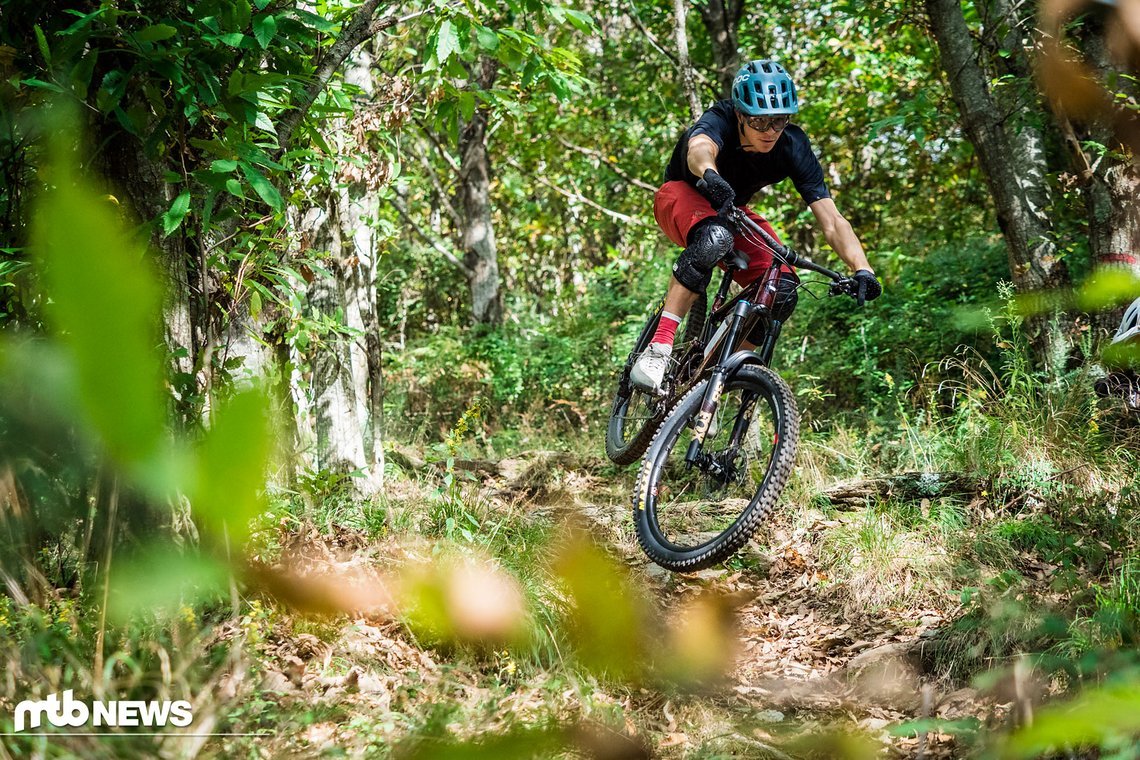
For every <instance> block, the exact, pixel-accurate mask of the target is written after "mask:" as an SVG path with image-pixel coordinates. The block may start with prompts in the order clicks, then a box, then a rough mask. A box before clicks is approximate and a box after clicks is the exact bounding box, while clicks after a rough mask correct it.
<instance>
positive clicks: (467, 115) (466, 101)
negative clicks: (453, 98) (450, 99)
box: [459, 92, 475, 121]
mask: <svg viewBox="0 0 1140 760" xmlns="http://www.w3.org/2000/svg"><path fill="white" fill-rule="evenodd" d="M459 113H460V114H462V116H463V119H464V121H471V117H472V116H474V115H475V93H472V92H461V93H459Z"/></svg>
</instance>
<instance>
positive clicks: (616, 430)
mask: <svg viewBox="0 0 1140 760" xmlns="http://www.w3.org/2000/svg"><path fill="white" fill-rule="evenodd" d="M707 307H708V301H707V299H706V297H705V294H703V293H702V294H701V295H700V296H699V297H698V298H697V302H696V303H695V304H693V308H692V309H690V310H689V315H688V317H687V318H686V320H685V330H684V334H683V337H682V338H681V340H679V341H677V343H676V344H675V345H674V350H673V355H674V357H675V358H677V357H684V356H685V355H686V351H687V350H688V347H690V346H692V345H694V344H695V343H696V342H697V341H699V340H700V337H701V331H702V330H703V329H704V324H705V312H706V310H707ZM660 318H661V308H660V307H658V309H657V311H655V312H654V313H653V316H651V317H650V318H649V321H648V322H646V323H645V327H643V328H641V333H640V334H639V335H638V337H637V342H636V343H635V344H634V347H633V351H631V352H630V354H629V358H628V359H626V362H625V367H624V368H623V369H622V373H621V377H620V378H619V380H618V390H617V394H616V395H615V396H614V401H613V404H612V405H611V406H610V419H609V422H608V424H607V425H606V456H608V457H609V458H610V459H611V460H612V461H613V462H615V463H617V464H623V465H624V464H633V463H634V462H636V461H637V460H638V458H639V457H641V455H642V454H644V453H645V450H646V449H647V448H648V447H649V444H650V442H651V441H652V440H653V434H654V433H656V432H657V428H658V427H659V426H660V425H661V422H662V420H664V419H665V415H666V413H667V412H668V411H669V405H670V401H671V399H670V398H669V393H670V392H671V390H672V388H673V387H674V385H675V381H676V380H677V378H676V373H675V369H671V370H670V371H669V372H668V373H667V374H666V382H665V391H666V395H665V396H654V395H651V394H648V393H645V392H644V391H641V390H639V389H637V388H634V387H633V385H631V384H630V382H629V373H630V370H632V369H633V364H634V362H636V361H637V357H638V356H640V355H641V352H642V351H644V350H645V349H646V347H647V346H649V342H650V341H651V340H652V339H653V333H655V332H656V331H657V322H658V320H659V319H660ZM675 366H676V365H674V367H675Z"/></svg>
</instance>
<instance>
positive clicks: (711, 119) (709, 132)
mask: <svg viewBox="0 0 1140 760" xmlns="http://www.w3.org/2000/svg"><path fill="white" fill-rule="evenodd" d="M798 111H799V100H798V98H797V96H796V87H795V85H794V84H793V83H792V79H791V77H789V76H788V73H787V71H785V70H784V67H783V66H781V65H780V64H779V63H777V62H776V61H772V60H757V61H752V62H751V63H749V64H748V65H747V66H745V67H744V68H742V69H741V70H740V72H739V73H738V74H737V76H736V78H735V79H734V80H733V84H732V98H731V99H729V100H721V101H718V102H716V103H714V104H713V105H712V106H711V107H710V108H709V109H708V110H707V111H705V112H704V114H702V115H701V117H700V118H699V119H697V122H696V123H695V124H694V125H693V126H691V127H690V128H689V129H687V130H685V132H684V134H682V135H681V138H680V140H678V142H677V145H676V147H674V148H673V154H672V156H671V157H670V159H669V164H668V166H667V167H666V169H665V183H664V184H663V185H661V187H660V188H659V189H658V190H657V194H656V196H655V197H654V201H653V215H654V217H656V219H657V224H658V226H660V227H661V229H662V231H663V232H664V233H665V234H666V235H667V236H668V237H669V239H670V240H672V241H673V242H674V243H676V244H677V245H679V246H682V248H683V250H682V251H681V253H680V255H679V256H678V257H677V263H676V264H674V265H673V276H672V277H671V278H670V280H669V291H668V293H667V294H666V296H665V303H664V307H663V310H662V313H661V318H660V320H659V322H658V326H657V331H656V333H655V334H654V336H653V339H652V341H651V342H650V344H649V346H648V348H646V350H645V351H644V352H642V354H641V356H640V357H639V358H638V360H637V362H636V364H635V365H634V367H633V369H632V371H631V372H630V381H631V382H632V383H633V385H634V386H636V387H638V388H641V389H642V390H646V391H650V392H655V391H657V390H658V389H659V387H660V385H661V381H662V379H663V378H664V375H665V369H666V366H667V365H668V362H669V357H670V355H671V354H672V352H673V339H674V336H675V335H676V332H677V326H678V325H679V324H680V323H681V321H682V320H683V319H684V318H685V315H686V314H687V313H688V311H689V309H690V307H692V305H693V303H694V302H695V301H696V299H697V297H698V295H700V294H701V293H703V292H704V291H705V290H706V289H707V288H708V285H709V282H710V280H711V279H712V268H713V266H715V265H716V264H717V263H718V262H720V261H721V259H723V258H724V256H725V255H726V254H728V253H730V252H731V251H732V250H733V248H734V247H735V248H736V249H738V250H740V251H742V252H743V253H745V254H747V255H748V257H749V265H748V268H747V269H743V270H739V271H737V272H736V274H735V275H734V278H733V279H735V280H736V282H737V283H738V284H740V285H741V286H744V285H747V284H749V283H751V282H752V281H753V280H755V279H756V278H757V277H760V276H761V275H762V274H763V273H764V272H765V271H766V270H767V268H768V267H769V266H770V265H771V262H772V252H771V251H770V250H769V249H768V248H767V247H765V246H761V245H758V244H755V243H752V242H750V241H748V240H745V239H744V238H741V237H737V236H736V235H735V232H734V230H733V229H732V228H731V227H730V226H729V224H728V223H727V222H726V221H725V220H724V219H723V218H722V217H721V216H718V213H719V212H724V211H727V210H728V209H729V208H731V207H732V206H733V205H736V206H740V207H741V208H742V209H743V211H744V212H745V213H746V214H748V215H749V216H750V217H751V218H752V219H753V221H755V222H756V223H758V224H760V225H761V226H762V227H763V228H764V230H765V231H766V232H768V233H769V234H771V235H772V236H773V237H775V236H776V233H775V231H774V230H773V229H772V227H771V225H769V224H768V222H767V221H766V220H765V219H763V218H762V217H760V216H759V215H757V214H755V213H754V212H753V211H752V210H751V209H749V208H747V207H746V206H745V204H746V203H747V202H748V201H749V199H751V198H752V196H753V195H754V194H755V193H756V191H758V190H760V189H761V188H763V187H767V186H768V185H773V184H775V183H777V182H780V181H782V180H784V179H787V178H789V177H790V178H791V180H792V183H793V184H794V185H795V187H796V190H797V191H799V194H800V197H802V198H803V200H804V203H806V204H807V205H808V208H810V209H811V210H812V213H813V214H814V215H815V218H816V221H817V223H818V224H819V227H820V229H821V230H822V231H823V236H824V238H825V239H826V240H827V243H828V245H830V246H831V247H832V248H833V249H834V250H835V252H836V253H838V254H839V257H840V258H841V259H843V261H844V263H846V264H847V265H848V266H849V267H850V268H851V269H852V270H853V271H854V272H855V274H854V279H855V280H856V281H857V283H858V286H859V287H858V289H859V291H860V293H861V294H862V296H863V297H865V299H866V300H868V301H870V300H874V299H875V298H877V297H878V296H879V294H880V293H882V286H881V285H880V283H879V280H878V278H877V277H876V276H875V273H874V271H873V270H872V269H871V265H870V263H869V262H868V261H867V256H866V254H865V253H864V252H863V246H862V245H861V244H860V243H859V239H858V238H857V237H856V236H855V232H854V231H853V230H852V228H851V224H850V222H848V221H847V220H846V219H845V218H844V217H843V215H842V214H840V213H839V210H838V209H837V208H836V207H835V202H834V201H833V200H832V199H831V193H829V192H828V190H827V185H826V184H825V183H824V181H823V168H822V167H821V166H820V164H819V160H818V159H817V158H816V157H815V154H814V153H812V150H811V143H810V142H809V141H808V138H807V135H805V134H804V131H803V130H802V129H800V128H799V127H798V126H796V125H794V124H791V123H789V120H790V118H791V116H792V115H793V114H795V113H797V112H798ZM698 180H704V182H703V183H702V184H703V187H702V188H701V189H700V190H698V189H697V182H698ZM776 239H777V240H779V238H776ZM797 282H798V279H797V278H796V275H795V272H794V271H793V270H791V269H789V268H787V267H785V268H784V271H783V274H782V276H781V279H780V283H779V289H778V291H777V297H776V306H775V309H774V310H773V317H774V318H776V319H779V320H781V321H784V320H786V319H787V318H788V316H789V315H790V314H791V313H792V310H793V309H794V308H795V305H796V283H797ZM860 300H861V301H862V300H863V298H860ZM753 337H756V338H757V339H759V336H749V341H747V342H746V346H747V347H749V348H752V347H754V345H755V342H756V341H753V340H751V339H752V338H753Z"/></svg>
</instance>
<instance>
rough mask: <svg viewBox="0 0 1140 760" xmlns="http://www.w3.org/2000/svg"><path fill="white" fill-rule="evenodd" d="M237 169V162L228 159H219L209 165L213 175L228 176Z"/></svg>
mask: <svg viewBox="0 0 1140 760" xmlns="http://www.w3.org/2000/svg"><path fill="white" fill-rule="evenodd" d="M237 167H238V162H237V161H230V160H229V159H225V158H219V159H218V160H217V161H214V162H212V163H211V164H210V171H212V172H214V173H215V174H229V173H230V172H232V171H233V170H234V169H236V168H237Z"/></svg>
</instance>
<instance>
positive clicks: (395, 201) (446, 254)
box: [392, 196, 475, 277]
mask: <svg viewBox="0 0 1140 760" xmlns="http://www.w3.org/2000/svg"><path fill="white" fill-rule="evenodd" d="M392 205H393V206H395V207H396V210H397V211H399V212H400V216H402V217H404V221H405V222H407V223H408V226H409V227H411V228H412V232H414V233H416V234H417V235H419V236H420V238H421V239H423V241H424V242H425V243H427V244H428V245H430V246H431V247H432V248H434V249H435V250H436V251H437V252H438V253H439V254H440V255H441V256H443V258H445V259H447V261H448V262H449V263H451V264H453V265H455V266H456V267H457V268H458V269H459V271H461V272H463V274H464V275H465V276H467V277H473V276H474V275H475V271H474V270H473V269H471V267H469V266H467V265H466V264H464V263H463V261H462V260H461V259H459V258H458V257H457V256H456V255H455V254H454V253H452V252H451V251H449V250H447V248H446V247H445V246H444V245H443V243H441V242H440V241H439V240H437V239H436V238H434V237H432V236H431V235H429V234H428V233H426V232H424V231H423V229H421V228H420V226H419V225H418V224H416V222H415V220H414V219H412V215H411V214H410V213H408V208H407V206H405V205H404V204H403V203H401V202H400V199H399V197H398V196H393V197H392Z"/></svg>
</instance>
